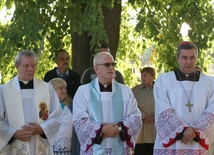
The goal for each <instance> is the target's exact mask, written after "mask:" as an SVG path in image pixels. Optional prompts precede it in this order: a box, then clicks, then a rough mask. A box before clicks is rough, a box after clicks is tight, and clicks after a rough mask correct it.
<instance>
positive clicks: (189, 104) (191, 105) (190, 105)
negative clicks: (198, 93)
mask: <svg viewBox="0 0 214 155" xmlns="http://www.w3.org/2000/svg"><path fill="white" fill-rule="evenodd" d="M186 106H187V107H188V108H189V112H191V107H193V104H191V103H190V102H188V104H186Z"/></svg>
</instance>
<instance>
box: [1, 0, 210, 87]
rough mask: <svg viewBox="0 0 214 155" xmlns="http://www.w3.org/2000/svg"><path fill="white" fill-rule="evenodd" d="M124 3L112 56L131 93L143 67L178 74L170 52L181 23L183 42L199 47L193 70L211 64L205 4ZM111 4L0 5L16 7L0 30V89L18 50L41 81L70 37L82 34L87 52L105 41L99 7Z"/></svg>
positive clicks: (201, 0)
mask: <svg viewBox="0 0 214 155" xmlns="http://www.w3.org/2000/svg"><path fill="white" fill-rule="evenodd" d="M117 2H118V3H119V2H120V0H118V1H117ZM128 2H129V3H127V5H124V6H123V8H122V20H121V25H120V41H119V48H118V51H117V62H118V66H117V69H118V70H120V71H121V72H122V74H123V75H124V77H125V83H126V84H127V85H129V86H130V87H133V86H134V85H136V84H138V83H139V74H138V71H139V69H140V68H142V67H144V66H146V65H150V66H153V67H155V69H156V70H157V72H158V73H159V72H162V71H169V70H172V69H174V68H177V63H176V61H175V51H176V47H177V46H178V44H179V43H180V42H182V41H183V36H182V34H181V33H180V29H181V26H182V24H183V23H187V24H188V25H189V26H190V27H191V30H189V32H188V37H187V38H186V40H190V41H193V42H195V43H196V45H197V46H198V47H199V50H200V53H199V60H198V65H200V66H201V67H202V68H203V70H204V71H205V72H206V71H207V68H208V64H209V63H211V62H212V59H211V57H210V56H207V55H209V54H212V52H213V49H214V48H213V46H214V44H213V39H214V33H213V25H214V12H213V9H212V7H213V6H212V5H211V4H210V2H209V0H189V1H187V0H179V1H178V0H174V1H173V0H146V1H144V0H129V1H128ZM113 4H114V0H90V1H88V0H71V1H69V0H60V1H58V0H48V1H44V0H37V1H23V0H16V1H14V0H0V10H1V9H2V8H3V7H4V6H6V7H7V8H8V9H10V8H11V7H12V6H13V5H15V8H16V9H15V12H14V16H13V18H12V20H11V22H8V23H7V24H6V25H2V24H0V49H1V52H0V61H1V64H0V72H1V75H2V81H1V83H5V82H6V81H8V80H9V79H10V78H11V77H13V76H15V75H16V70H15V69H14V65H13V62H14V59H15V55H16V54H17V53H18V52H19V51H20V50H22V49H31V50H33V51H35V52H36V53H37V54H38V56H39V59H40V62H39V64H38V66H37V73H36V76H37V77H38V78H40V79H43V76H44V74H45V73H46V72H47V71H48V70H50V69H52V68H53V67H54V66H55V64H54V62H53V61H52V60H53V57H54V52H55V51H56V50H58V49H62V48H64V49H66V50H68V51H69V52H71V40H72V37H71V36H72V34H73V33H76V32H77V33H78V34H82V33H83V32H87V34H88V35H89V37H90V38H91V41H90V47H91V48H93V47H94V45H97V44H99V42H100V41H101V40H108V38H107V35H106V32H105V30H104V26H103V19H104V16H103V12H102V7H103V6H105V7H107V8H110V9H112V8H113V7H114V5H113ZM132 12H136V13H135V14H131V13H132ZM135 20H136V21H135ZM135 22H137V25H136V23H135ZM108 24H112V23H108ZM71 56H72V54H71ZM145 62H148V63H145ZM133 71H135V73H136V74H133Z"/></svg>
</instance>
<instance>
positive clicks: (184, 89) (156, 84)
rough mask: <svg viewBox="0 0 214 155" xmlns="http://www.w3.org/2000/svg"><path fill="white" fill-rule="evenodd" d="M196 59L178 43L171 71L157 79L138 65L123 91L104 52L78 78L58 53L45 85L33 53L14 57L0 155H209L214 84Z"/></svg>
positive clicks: (3, 101) (0, 107)
mask: <svg viewBox="0 0 214 155" xmlns="http://www.w3.org/2000/svg"><path fill="white" fill-rule="evenodd" d="M198 53H199V51H198V48H197V46H196V45H195V44H194V43H192V42H189V41H185V42H182V43H180V44H179V45H178V47H177V53H176V61H177V63H178V68H177V69H175V70H173V71H170V72H167V73H161V74H159V75H158V77H157V78H156V71H155V69H154V68H152V67H144V68H142V69H141V70H140V73H141V83H140V84H138V85H136V86H134V87H133V88H129V87H128V86H126V85H125V82H124V78H123V76H122V74H121V73H120V72H119V71H118V70H116V65H117V63H116V62H115V60H114V58H113V56H112V55H111V53H110V50H109V48H108V47H107V46H104V47H100V48H99V52H98V53H97V54H96V55H95V56H94V57H93V67H90V68H88V69H86V70H85V72H84V73H83V75H82V76H80V75H79V74H78V73H77V72H75V71H73V70H71V69H70V68H69V62H70V56H69V54H68V52H67V51H66V50H63V49H61V50H58V51H57V52H56V55H55V62H56V64H57V67H55V68H54V69H52V70H50V71H48V72H47V73H46V74H45V75H44V80H40V79H37V78H36V77H34V75H35V72H36V66H37V64H38V61H39V60H38V57H37V55H36V54H35V53H34V52H33V51H30V50H23V51H21V52H20V53H18V54H17V56H16V58H15V62H14V64H15V68H16V69H17V76H15V77H14V78H13V79H11V80H10V81H9V82H7V83H6V84H3V85H1V86H0V155H17V154H20V155H25V154H26V155H39V154H43V155H132V154H134V155H177V154H189V155H190V154H191V155H192V154H194V155H207V154H208V155H213V154H214V133H213V132H212V129H213V128H214V126H213V123H214V79H213V77H212V76H210V75H207V74H205V73H204V72H203V71H202V70H201V68H200V67H199V66H196V65H197V58H198Z"/></svg>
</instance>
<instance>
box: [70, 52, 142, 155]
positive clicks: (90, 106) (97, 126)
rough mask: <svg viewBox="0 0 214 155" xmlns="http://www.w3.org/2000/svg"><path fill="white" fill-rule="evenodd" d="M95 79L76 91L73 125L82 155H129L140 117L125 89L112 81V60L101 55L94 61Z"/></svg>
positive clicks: (105, 53)
mask: <svg viewBox="0 0 214 155" xmlns="http://www.w3.org/2000/svg"><path fill="white" fill-rule="evenodd" d="M93 65H94V70H95V72H96V74H97V78H95V79H94V80H93V81H91V82H90V83H89V84H85V85H82V86H80V87H79V88H78V90H77V92H76V94H75V96H74V100H73V123H74V127H75V130H76V132H77V136H78V139H79V142H80V145H81V151H80V152H81V153H80V154H81V155H101V154H102V155H131V151H132V149H133V148H134V146H135V142H136V139H137V136H138V133H139V131H140V129H141V126H142V121H141V113H140V111H139V109H138V107H137V102H136V100H135V98H134V95H133V93H132V91H131V90H130V88H129V87H128V86H125V85H123V84H120V83H118V82H117V81H116V80H114V78H115V66H116V63H115V62H114V58H113V56H112V55H111V54H110V53H108V52H100V53H98V54H96V55H95V57H94V59H93Z"/></svg>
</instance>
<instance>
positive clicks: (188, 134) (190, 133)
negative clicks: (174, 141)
mask: <svg viewBox="0 0 214 155" xmlns="http://www.w3.org/2000/svg"><path fill="white" fill-rule="evenodd" d="M195 129H196V128H192V127H188V128H187V129H186V130H185V131H184V133H183V138H182V139H181V142H182V143H184V144H186V143H187V142H190V141H192V140H193V139H194V138H195V137H196V134H195V132H194V130H195Z"/></svg>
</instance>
